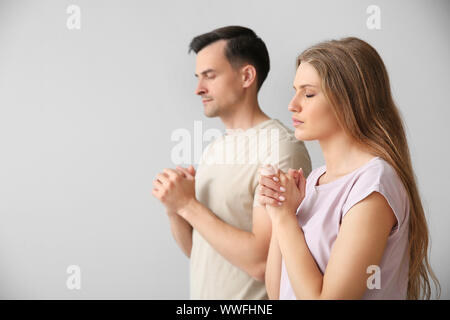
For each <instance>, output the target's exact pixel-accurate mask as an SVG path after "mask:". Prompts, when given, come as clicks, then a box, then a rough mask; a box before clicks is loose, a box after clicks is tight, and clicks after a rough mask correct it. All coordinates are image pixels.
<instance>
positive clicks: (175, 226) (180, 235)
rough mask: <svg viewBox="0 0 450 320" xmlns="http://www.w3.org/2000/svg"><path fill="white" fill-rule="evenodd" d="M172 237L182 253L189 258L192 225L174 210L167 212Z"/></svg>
mask: <svg viewBox="0 0 450 320" xmlns="http://www.w3.org/2000/svg"><path fill="white" fill-rule="evenodd" d="M168 215H169V220H170V230H171V231H172V235H173V238H174V239H175V241H176V242H177V244H178V246H179V247H180V248H181V250H182V251H183V252H184V254H185V255H186V256H187V257H188V258H190V257H191V249H192V226H191V225H190V224H189V222H187V221H186V220H185V219H183V217H181V216H179V215H178V214H177V213H176V212H170V211H169V212H168Z"/></svg>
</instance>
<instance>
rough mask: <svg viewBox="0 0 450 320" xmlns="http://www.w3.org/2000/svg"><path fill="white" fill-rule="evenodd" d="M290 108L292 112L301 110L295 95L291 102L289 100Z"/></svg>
mask: <svg viewBox="0 0 450 320" xmlns="http://www.w3.org/2000/svg"><path fill="white" fill-rule="evenodd" d="M288 110H289V111H291V112H299V111H300V110H301V106H300V103H299V102H298V101H297V99H296V98H295V97H294V98H292V100H291V102H289V105H288Z"/></svg>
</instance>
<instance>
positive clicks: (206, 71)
mask: <svg viewBox="0 0 450 320" xmlns="http://www.w3.org/2000/svg"><path fill="white" fill-rule="evenodd" d="M208 72H214V69H206V70H205V71H202V72H200V74H201V75H203V76H204V75H205V74H207V73H208ZM195 76H196V77H198V74H195Z"/></svg>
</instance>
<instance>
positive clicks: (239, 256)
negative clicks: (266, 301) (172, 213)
mask: <svg viewBox="0 0 450 320" xmlns="http://www.w3.org/2000/svg"><path fill="white" fill-rule="evenodd" d="M178 213H179V214H180V215H181V216H182V217H183V218H184V219H185V220H187V221H188V222H189V223H190V225H192V227H193V228H194V229H195V230H197V231H198V232H199V233H200V234H201V235H202V237H203V238H204V239H205V240H206V241H208V243H209V244H210V245H211V246H212V247H213V248H214V249H215V250H216V251H217V252H219V253H220V254H221V255H222V256H223V257H224V258H226V259H227V260H228V261H229V262H230V263H232V264H233V265H235V266H237V267H238V268H240V269H242V270H244V271H245V272H247V273H248V274H249V275H250V276H252V277H254V278H255V279H258V280H260V281H264V272H265V262H266V258H267V247H266V246H264V247H263V245H262V244H261V242H258V241H256V237H255V235H254V234H253V233H252V232H247V231H244V230H241V229H238V228H236V227H233V226H231V225H229V224H227V223H225V222H224V221H222V220H220V219H219V218H218V217H217V216H216V215H215V214H214V213H213V212H212V211H211V210H210V209H208V208H207V207H205V206H204V205H202V204H201V203H200V202H199V201H197V200H193V201H191V202H190V203H189V204H188V205H187V206H186V207H185V208H183V209H182V210H180V211H179V212H178Z"/></svg>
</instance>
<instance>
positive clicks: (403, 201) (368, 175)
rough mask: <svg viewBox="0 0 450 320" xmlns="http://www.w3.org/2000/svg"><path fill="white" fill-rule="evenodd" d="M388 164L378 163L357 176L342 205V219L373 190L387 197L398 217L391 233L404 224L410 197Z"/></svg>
mask: <svg viewBox="0 0 450 320" xmlns="http://www.w3.org/2000/svg"><path fill="white" fill-rule="evenodd" d="M387 166H388V164H385V165H384V164H377V165H375V166H372V167H369V168H367V169H366V170H365V171H363V172H362V173H361V174H359V175H358V176H357V177H356V180H355V181H354V184H353V185H352V188H351V190H350V192H349V193H348V197H347V199H346V201H345V203H344V205H343V207H342V216H341V220H342V219H343V218H344V216H345V215H346V214H347V212H348V211H349V210H350V209H351V208H352V207H353V206H354V205H356V204H357V203H359V202H361V201H362V200H364V199H365V198H367V197H368V196H369V195H370V194H372V193H373V192H378V193H380V194H381V195H382V196H383V197H384V198H385V199H386V201H387V203H388V204H389V206H390V207H391V209H392V211H393V213H394V215H395V217H396V219H397V223H396V225H395V226H394V228H393V229H392V231H391V234H393V233H394V231H396V230H397V229H398V228H399V227H400V226H401V225H402V224H403V222H404V220H405V217H406V215H407V211H408V208H409V203H408V200H407V199H408V198H407V195H406V192H405V189H404V187H403V185H402V183H401V182H400V179H399V178H398V176H397V174H396V173H395V171H394V170H393V169H392V168H390V167H387Z"/></svg>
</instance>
